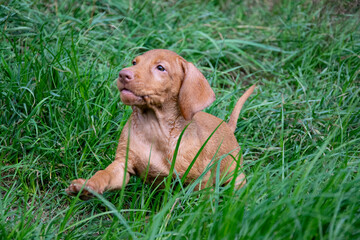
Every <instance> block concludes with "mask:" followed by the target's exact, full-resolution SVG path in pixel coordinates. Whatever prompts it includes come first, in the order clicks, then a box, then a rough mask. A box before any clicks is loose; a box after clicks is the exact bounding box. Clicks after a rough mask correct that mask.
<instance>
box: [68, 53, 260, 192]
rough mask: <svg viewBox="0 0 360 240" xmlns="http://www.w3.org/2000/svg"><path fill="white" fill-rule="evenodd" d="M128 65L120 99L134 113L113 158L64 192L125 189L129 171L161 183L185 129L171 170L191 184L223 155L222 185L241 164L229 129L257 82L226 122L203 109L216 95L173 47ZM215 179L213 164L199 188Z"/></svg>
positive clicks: (240, 176)
mask: <svg viewBox="0 0 360 240" xmlns="http://www.w3.org/2000/svg"><path fill="white" fill-rule="evenodd" d="M132 64H133V66H131V67H128V68H125V69H123V70H121V71H120V73H119V78H118V81H117V87H118V89H119V91H120V98H121V100H122V102H123V103H124V104H126V105H129V106H131V107H132V109H133V112H132V114H131V116H130V118H129V120H128V121H127V123H126V125H125V126H124V128H123V130H122V133H121V136H120V140H119V144H118V148H117V151H116V156H115V160H114V161H113V162H112V163H111V164H110V165H109V166H108V167H107V168H106V169H105V170H100V171H98V172H96V173H95V175H94V176H92V177H91V178H90V179H88V180H85V179H82V178H80V179H76V180H73V181H72V183H71V184H70V186H69V187H68V188H67V189H66V192H67V193H68V194H69V195H77V194H78V192H79V191H81V190H82V189H83V191H82V192H81V197H82V198H84V199H85V198H87V197H91V193H90V191H88V190H89V189H91V190H92V191H95V192H97V193H99V194H102V193H103V192H104V191H106V190H116V189H121V188H123V187H124V186H125V185H126V184H127V183H128V181H129V179H130V176H132V175H136V176H139V177H142V178H144V177H145V176H146V181H147V182H152V183H155V184H160V183H161V182H163V180H164V178H165V177H167V176H168V175H169V172H171V163H172V161H173V155H174V151H175V148H176V145H177V143H178V141H179V137H180V134H181V133H182V131H183V130H184V128H185V127H187V128H186V129H185V131H184V132H183V135H182V139H181V141H180V145H179V148H178V152H177V156H176V158H175V159H174V161H175V164H174V168H175V172H176V173H177V174H179V176H180V177H184V175H187V176H186V179H185V183H190V182H192V181H194V180H195V179H197V178H198V177H199V176H200V175H202V174H203V173H205V172H206V169H207V167H208V166H209V165H210V164H213V163H216V161H217V160H219V159H221V162H220V173H221V177H224V178H225V182H224V183H225V184H226V183H229V182H230V181H231V180H232V177H233V173H234V172H235V170H236V169H237V168H239V167H240V168H241V166H242V158H241V157H239V156H238V155H239V150H240V148H239V145H238V143H237V141H236V138H235V136H234V134H233V132H234V131H235V128H236V123H237V119H238V116H239V113H240V110H241V108H242V106H243V104H244V102H245V101H246V99H247V98H248V97H249V96H250V95H251V93H252V92H253V90H254V88H255V85H253V86H252V87H251V88H249V90H247V91H246V92H245V93H244V95H243V96H242V97H241V98H240V99H239V100H238V102H237V103H236V106H235V108H234V110H233V112H232V114H231V116H230V120H229V122H228V123H226V122H223V121H222V120H221V119H219V118H217V117H215V116H213V115H211V114H208V113H205V112H202V110H203V109H204V108H206V107H207V106H209V105H210V104H211V103H212V102H213V101H214V100H215V94H214V92H213V90H212V89H211V87H210V85H209V83H208V82H207V80H206V79H205V77H204V76H203V74H202V73H201V72H200V71H199V70H198V69H197V68H196V67H195V66H194V65H193V64H192V63H190V62H187V61H186V60H185V59H184V58H182V57H180V56H179V55H177V54H176V53H174V52H172V51H169V50H163V49H156V50H151V51H148V52H146V53H144V54H143V55H140V56H138V57H136V58H135V59H134V60H133V62H132ZM215 129H216V130H215ZM211 134H213V135H212V136H211V138H210V139H209V140H208V142H207V143H206V144H205V147H204V148H203V149H202V151H201V152H200V154H199V156H198V157H197V158H196V160H195V161H193V160H194V158H195V156H196V155H197V153H198V151H199V149H200V148H201V147H202V146H203V145H204V143H205V141H207V139H208V138H209V136H210V135H211ZM213 158H214V159H213ZM126 159H128V160H127V162H126ZM190 165H192V166H191V168H189V166H190ZM215 166H217V164H215ZM188 168H189V171H187V170H188ZM240 168H239V171H238V173H239V174H238V175H237V176H235V177H236V180H235V184H236V186H237V187H238V188H240V187H241V186H243V185H244V184H245V182H246V180H245V175H244V173H243V172H242V171H241V169H240ZM204 171H205V172H204ZM175 172H173V178H175V177H176V174H175ZM215 177H216V167H213V168H212V170H210V171H207V172H206V173H205V175H204V176H203V177H202V181H201V184H198V186H197V189H199V188H202V187H204V186H207V185H211V184H212V183H213V182H214V180H215ZM84 185H85V186H84Z"/></svg>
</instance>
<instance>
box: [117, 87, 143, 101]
mask: <svg viewBox="0 0 360 240" xmlns="http://www.w3.org/2000/svg"><path fill="white" fill-rule="evenodd" d="M120 98H121V101H122V102H123V103H125V104H126V105H133V104H139V103H142V102H144V97H143V96H138V95H136V94H135V93H134V92H132V91H131V90H129V89H127V88H122V89H120Z"/></svg>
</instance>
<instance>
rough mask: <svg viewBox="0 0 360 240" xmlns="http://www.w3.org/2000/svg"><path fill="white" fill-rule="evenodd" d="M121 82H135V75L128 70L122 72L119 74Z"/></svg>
mask: <svg viewBox="0 0 360 240" xmlns="http://www.w3.org/2000/svg"><path fill="white" fill-rule="evenodd" d="M119 80H120V81H121V82H122V83H127V82H130V81H132V80H134V73H133V72H132V71H130V70H127V69H124V70H121V71H120V73H119Z"/></svg>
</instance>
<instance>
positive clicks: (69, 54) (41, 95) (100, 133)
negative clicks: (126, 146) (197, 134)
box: [0, 0, 360, 239]
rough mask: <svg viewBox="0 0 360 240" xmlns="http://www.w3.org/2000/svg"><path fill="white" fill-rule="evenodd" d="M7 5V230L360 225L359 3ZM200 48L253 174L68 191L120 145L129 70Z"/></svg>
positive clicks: (308, 234) (292, 232)
mask: <svg viewBox="0 0 360 240" xmlns="http://www.w3.org/2000/svg"><path fill="white" fill-rule="evenodd" d="M2 4H3V5H1V6H0V66H1V67H0V89H1V91H0V93H1V98H0V117H1V122H0V169H1V170H0V171H1V174H0V195H1V197H0V238H5V239H6V238H8V239H38V238H42V239H45V238H46V239H48V238H61V239H93V238H111V239H120V238H133V239H135V238H142V239H166V238H171V239H208V238H209V239H360V187H359V186H360V175H359V167H360V154H359V152H360V144H359V143H360V132H359V131H360V114H359V112H360V103H359V99H360V98H359V96H360V93H359V91H360V88H359V87H360V80H359V79H360V75H359V73H360V29H359V14H358V8H359V5H358V4H356V3H354V2H352V1H343V2H342V3H341V4H340V3H337V2H336V1H328V2H323V1H310V0H303V1H291V0H282V1H281V0H280V1H275V0H274V1H271V0H268V1H250V0H249V1H239V2H238V3H235V2H231V1H216V2H211V3H205V2H200V1H199V2H198V3H196V4H194V1H139V2H135V1H130V2H129V3H128V2H127V1H123V2H122V1H113V0H104V1H95V0H93V1H90V0H88V1H75V0H72V1H71V0H70V1H55V2H54V3H52V1H39V0H37V1H30V0H23V1H6V0H5V3H2ZM154 48H166V49H171V50H174V51H176V52H177V53H179V54H181V55H182V56H183V57H185V58H186V59H187V60H189V61H192V62H194V63H195V64H196V65H197V66H198V67H199V68H200V69H201V71H202V72H203V73H204V75H205V76H206V77H207V79H208V80H209V82H210V83H211V86H212V87H213V89H214V90H215V92H216V95H217V100H216V101H215V103H214V104H212V105H211V106H210V107H209V108H208V109H207V110H206V111H207V112H210V113H212V114H214V115H216V116H218V117H220V118H223V119H227V118H228V117H229V114H230V112H231V110H232V108H233V106H234V104H235V102H236V100H237V98H238V97H239V96H241V94H242V93H243V91H244V90H245V89H246V88H247V87H249V86H250V84H253V83H258V85H259V86H258V88H257V91H256V93H255V94H254V95H253V96H252V97H251V98H250V100H249V101H248V102H247V103H246V105H245V108H244V109H243V111H242V113H241V116H240V120H239V122H238V128H237V130H236V133H235V134H236V137H237V139H238V141H239V144H240V145H241V146H242V149H243V155H244V161H245V172H246V174H247V177H248V184H247V185H246V187H244V188H242V189H241V190H239V191H237V192H235V193H232V192H231V191H229V188H228V187H218V186H216V187H215V188H214V190H213V191H210V190H208V189H206V190H204V191H201V192H192V191H191V189H190V188H186V189H184V190H182V191H180V192H176V191H173V190H171V189H170V192H169V195H168V196H169V197H168V200H167V201H164V199H163V197H164V192H163V191H161V190H154V188H150V187H149V186H148V185H146V184H144V183H143V182H142V181H141V180H140V179H138V178H135V177H133V178H132V179H131V181H130V184H129V186H128V187H126V189H125V191H124V193H123V195H122V194H121V193H119V192H111V193H106V194H104V196H103V197H100V196H99V197H98V198H95V199H92V200H90V201H81V200H79V199H77V198H70V197H68V196H66V194H65V192H64V189H65V188H66V187H67V186H68V185H69V183H70V181H71V180H72V179H75V178H78V177H90V176H91V175H92V174H93V173H94V172H95V171H97V170H99V169H103V168H105V167H106V166H107V165H108V164H109V163H110V162H111V161H112V160H113V159H114V154H115V149H116V145H117V140H118V137H119V136H120V132H121V129H122V127H123V126H124V124H125V122H126V120H127V118H128V116H129V115H130V113H131V108H129V107H127V106H125V105H123V104H122V103H121V102H120V100H119V93H118V91H117V89H116V87H115V85H114V80H115V79H116V77H117V74H118V71H119V70H120V69H121V68H123V67H124V66H127V65H130V63H131V60H132V58H133V57H134V56H136V55H137V54H139V53H142V52H144V51H146V50H148V49H154Z"/></svg>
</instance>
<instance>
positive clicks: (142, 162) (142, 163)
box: [131, 128, 176, 178]
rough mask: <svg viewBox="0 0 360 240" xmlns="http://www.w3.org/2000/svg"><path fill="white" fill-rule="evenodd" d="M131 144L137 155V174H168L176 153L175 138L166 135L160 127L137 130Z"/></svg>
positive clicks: (151, 175) (154, 176) (152, 175)
mask: <svg viewBox="0 0 360 240" xmlns="http://www.w3.org/2000/svg"><path fill="white" fill-rule="evenodd" d="M136 132H137V133H136V134H134V138H133V139H132V143H131V145H132V146H133V149H134V151H133V152H134V154H135V155H136V159H134V160H135V164H134V167H135V171H136V172H137V175H139V176H142V177H144V176H145V175H147V177H149V178H156V177H159V176H167V175H168V174H169V170H170V162H171V159H172V156H173V153H174V149H175V145H176V142H175V144H174V139H172V138H170V137H169V136H166V134H164V133H163V132H162V131H161V129H160V128H150V129H144V128H140V129H137V130H136Z"/></svg>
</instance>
